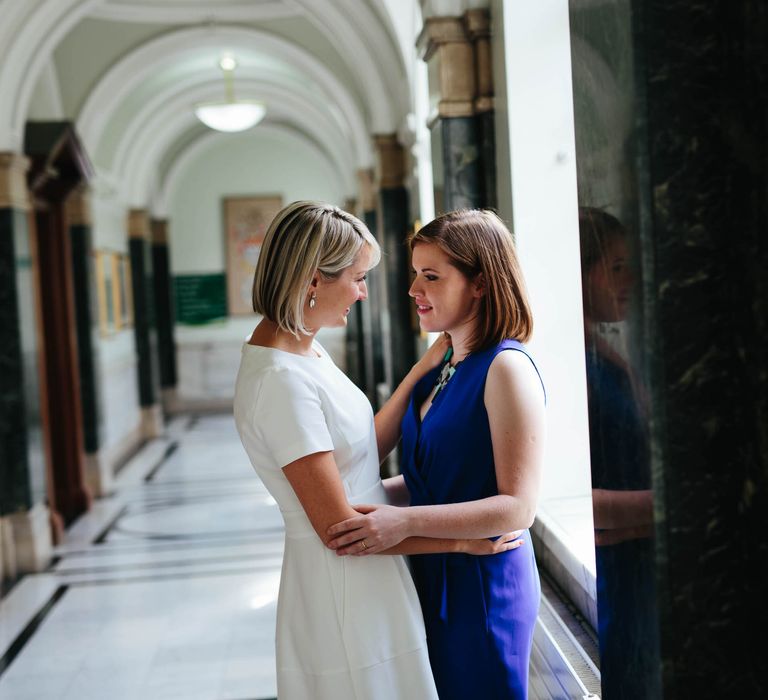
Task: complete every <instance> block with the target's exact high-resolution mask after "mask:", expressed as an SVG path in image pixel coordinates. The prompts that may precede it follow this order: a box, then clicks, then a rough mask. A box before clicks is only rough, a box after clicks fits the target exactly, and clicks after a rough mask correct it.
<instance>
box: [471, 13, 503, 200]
mask: <svg viewBox="0 0 768 700" xmlns="http://www.w3.org/2000/svg"><path fill="white" fill-rule="evenodd" d="M464 26H465V27H466V31H467V35H468V36H469V38H470V39H471V41H472V46H473V49H474V59H475V76H476V92H475V99H474V105H473V106H474V113H475V126H476V129H477V142H478V147H479V149H480V178H481V180H482V187H481V190H482V195H481V203H480V205H481V206H483V207H487V208H490V209H496V208H497V206H498V202H497V187H496V124H495V121H496V117H495V114H496V113H495V111H494V102H493V96H494V89H493V71H492V58H491V19H490V13H489V12H488V9H487V8H485V9H481V8H477V9H473V10H467V12H466V13H465V14H464Z"/></svg>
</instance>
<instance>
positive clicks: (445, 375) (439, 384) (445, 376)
mask: <svg viewBox="0 0 768 700" xmlns="http://www.w3.org/2000/svg"><path fill="white" fill-rule="evenodd" d="M452 357H453V348H448V351H447V352H446V353H445V357H443V362H444V363H445V364H444V365H443V368H442V369H441V370H440V374H438V375H437V381H436V382H435V389H434V391H435V393H434V394H433V395H432V401H434V400H435V399H436V398H437V395H438V394H439V393H440V392H441V391H442V390H443V389H444V388H445V385H446V384H447V383H448V382H449V381H450V379H451V377H452V376H453V375H454V374H455V372H456V368H457V367H458V366H459V365H460V364H461V363H462V362H463V361H464V360H459V361H458V362H457V363H456V364H455V365H453V366H451V358H452Z"/></svg>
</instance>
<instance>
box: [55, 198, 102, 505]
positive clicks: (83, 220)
mask: <svg viewBox="0 0 768 700" xmlns="http://www.w3.org/2000/svg"><path fill="white" fill-rule="evenodd" d="M64 215H65V217H66V222H67V223H66V225H67V228H68V230H69V241H70V248H71V252H72V288H73V300H74V307H75V308H74V311H75V326H76V333H77V355H78V366H79V370H80V406H81V410H82V414H83V443H84V447H85V478H86V482H87V484H88V489H89V491H90V492H91V493H92V494H93V495H94V496H105V495H107V494H109V492H110V491H111V489H112V472H111V468H110V466H109V464H108V463H107V461H106V460H105V459H104V457H103V455H102V452H101V435H100V430H101V410H100V405H99V396H100V394H99V379H98V377H99V373H98V369H97V368H98V349H99V343H98V340H97V339H96V338H97V337H98V320H97V318H96V314H95V313H94V309H95V303H96V301H95V299H94V298H93V292H94V290H95V280H94V269H93V262H92V261H93V243H92V222H91V202H90V196H89V194H88V192H87V191H86V190H85V189H82V188H78V189H77V190H75V191H74V192H73V193H72V194H70V196H69V197H68V198H67V200H66V202H65V212H64Z"/></svg>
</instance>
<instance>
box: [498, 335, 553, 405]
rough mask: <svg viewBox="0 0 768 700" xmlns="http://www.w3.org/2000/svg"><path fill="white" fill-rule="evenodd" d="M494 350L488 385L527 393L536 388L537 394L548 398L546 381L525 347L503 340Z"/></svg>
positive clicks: (515, 342)
mask: <svg viewBox="0 0 768 700" xmlns="http://www.w3.org/2000/svg"><path fill="white" fill-rule="evenodd" d="M493 350H494V352H493V353H492V357H491V361H490V364H489V367H488V381H487V384H488V385H490V386H491V387H497V388H498V387H506V388H507V389H512V388H515V387H517V388H518V389H526V390H527V391H530V389H531V387H535V391H536V393H541V392H544V396H545V398H546V389H545V388H544V380H543V379H542V377H541V373H540V372H539V368H538V367H537V366H536V363H535V362H534V360H533V357H531V354H530V353H529V352H528V349H527V348H526V347H525V345H523V344H522V343H521V342H519V341H517V340H512V339H509V340H503V341H502V342H501V343H499V344H498V345H497V346H495V347H494V348H493ZM504 351H507V352H504Z"/></svg>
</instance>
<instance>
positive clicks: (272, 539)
mask: <svg viewBox="0 0 768 700" xmlns="http://www.w3.org/2000/svg"><path fill="white" fill-rule="evenodd" d="M167 435H168V436H167V437H166V438H164V439H160V440H154V441H151V442H149V443H147V445H146V446H145V447H144V448H143V449H142V450H141V451H140V452H139V453H138V455H137V456H136V457H135V458H134V459H132V460H131V461H130V462H129V463H128V464H127V465H126V466H125V467H124V468H123V469H122V470H121V471H120V473H119V474H118V476H117V478H116V481H115V484H116V489H115V493H114V495H112V496H111V497H109V498H105V499H100V500H99V501H97V502H96V503H95V505H94V507H93V508H92V510H91V511H90V512H89V513H88V514H87V515H86V516H84V517H83V518H81V519H80V520H79V521H78V522H77V523H76V524H75V525H74V526H73V527H71V528H70V529H69V530H68V532H67V536H66V539H65V541H64V542H63V543H62V545H60V546H59V547H57V549H56V558H55V560H54V564H53V566H52V567H51V568H50V570H49V571H47V572H45V573H41V574H37V575H28V576H26V577H24V578H23V579H22V580H21V581H20V582H19V583H17V584H16V586H15V587H14V588H13V589H12V590H11V592H10V593H9V594H8V595H7V596H6V597H5V598H3V599H2V602H1V603H0V697H2V698H7V699H8V700H10V699H11V698H12V699H13V700H43V699H44V700H49V699H51V700H53V699H54V698H62V699H66V700H70V699H71V700H91V699H92V700H104V699H105V698H109V699H110V700H123V699H129V698H130V699H131V700H135V699H136V698H141V699H142V700H154V699H157V700H160V699H161V698H162V699H169V700H170V699H171V698H184V699H185V700H196V699H198V698H199V699H200V700H203V699H206V700H211V699H212V698H217V700H255V699H259V700H261V699H262V698H273V697H275V694H276V688H275V670H274V625H275V603H276V599H277V589H278V583H279V576H280V562H281V555H282V547H283V536H282V530H283V528H282V520H281V518H280V514H279V512H278V509H277V506H276V505H275V503H274V501H273V500H272V499H271V497H270V496H269V495H268V494H267V493H266V492H265V490H264V488H263V487H262V485H261V483H260V481H259V479H258V478H257V477H256V475H255V474H254V472H253V470H252V469H251V466H250V464H249V462H248V459H247V457H246V455H245V452H244V451H243V449H242V447H241V445H240V441H239V439H238V437H237V433H236V432H235V427H234V424H233V422H232V417H231V416H229V415H216V416H206V417H201V418H194V419H191V418H180V419H176V420H174V421H173V422H172V423H171V425H170V426H169V429H168V433H167Z"/></svg>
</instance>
